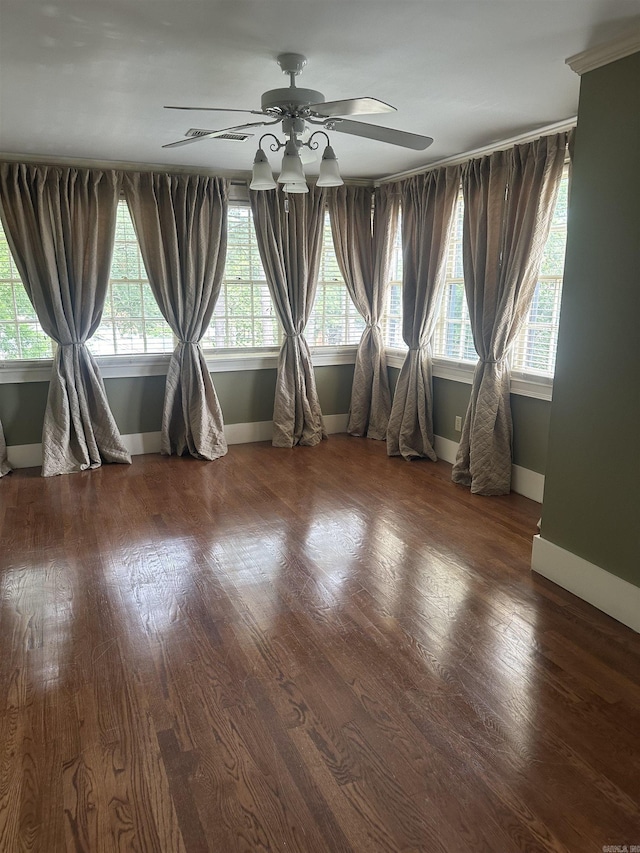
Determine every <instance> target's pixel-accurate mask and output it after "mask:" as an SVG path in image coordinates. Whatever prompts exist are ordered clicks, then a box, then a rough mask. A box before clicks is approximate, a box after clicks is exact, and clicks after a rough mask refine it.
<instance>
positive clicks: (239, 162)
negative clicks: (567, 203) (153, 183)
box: [0, 0, 640, 178]
mask: <svg viewBox="0 0 640 853" xmlns="http://www.w3.org/2000/svg"><path fill="white" fill-rule="evenodd" d="M638 14H640V0H501V1H499V0H473V2H462V0H443V2H433V1H432V0H414V2H405V0H395V2H377V0H224V2H217V0H59V2H47V3H43V2H39V0H0V152H3V153H4V154H18V155H35V156H41V157H43V158H49V159H52V158H56V157H58V158H63V157H64V158H74V159H91V160H113V161H126V162H136V163H138V162H139V163H148V164H160V163H162V164H167V165H169V166H176V165H182V166H189V167H200V168H206V169H214V170H219V171H220V172H221V173H238V172H244V171H246V170H247V169H250V167H251V162H252V159H253V154H254V151H255V148H256V147H257V146H256V143H257V140H258V138H259V136H255V137H253V139H250V140H247V141H246V142H243V143H238V142H229V141H221V140H203V141H201V142H197V143H194V144H193V145H187V146H184V147H181V148H177V149H169V150H167V149H165V150H163V149H162V148H161V146H162V144H163V143H167V142H172V141H174V140H177V139H180V138H181V137H182V136H183V135H184V133H185V131H186V130H187V129H188V128H190V127H200V128H208V129H218V128H222V127H227V126H230V125H234V124H238V123H239V122H241V121H244V120H246V121H251V120H253V119H252V117H251V116H247V117H246V119H245V118H244V117H243V116H242V115H240V116H238V115H236V114H234V113H229V114H227V113H212V112H209V113H207V112H194V113H184V112H176V111H171V110H164V109H163V105H164V104H185V105H197V106H226V107H240V108H244V109H259V106H260V95H261V93H262V92H263V91H264V90H265V89H273V88H279V87H284V86H287V85H288V81H287V78H285V77H283V76H282V74H281V72H280V69H279V68H278V66H277V64H276V62H275V57H276V55H277V54H278V53H281V52H283V51H293V52H298V53H304V54H305V55H306V56H307V57H308V65H307V67H306V68H305V70H304V73H303V75H302V77H301V78H299V85H301V86H304V87H306V88H311V89H318V90H320V91H321V92H323V93H324V95H325V97H326V99H327V100H336V99H339V98H350V97H360V96H373V97H377V98H380V99H381V100H383V101H387V102H389V103H391V104H394V105H395V106H396V107H397V108H398V112H397V113H391V114H388V115H384V116H379V117H370V118H369V117H358V120H362V121H370V122H372V123H379V124H386V125H388V126H390V127H396V128H399V129H401V130H408V131H413V132H415V133H421V134H426V135H429V136H433V137H434V139H435V142H434V144H433V145H432V146H431V148H429V149H428V150H427V151H426V152H416V151H410V150H407V149H403V148H398V147H396V146H392V145H385V144H383V143H381V142H375V141H372V140H366V139H362V140H361V139H358V138H355V137H353V136H347V135H346V134H339V133H334V134H332V142H333V146H334V149H335V151H336V154H337V156H338V159H339V162H340V168H341V171H342V174H343V175H344V176H348V177H354V178H358V177H360V178H362V177H372V178H374V177H382V176H384V175H388V174H391V173H395V172H400V171H404V170H407V169H412V168H416V167H419V166H421V165H426V164H428V163H429V162H433V161H435V160H439V159H442V158H443V157H448V156H452V155H455V154H458V153H462V152H465V151H469V150H472V149H474V148H477V147H480V146H484V145H487V144H490V143H491V142H495V141H499V140H501V139H505V138H507V137H510V136H514V135H516V134H519V133H523V132H525V131H528V130H534V129H536V128H538V127H542V126H544V125H547V124H551V123H553V122H557V121H561V120H563V119H566V118H569V117H571V116H573V115H575V113H576V110H577V102H578V89H579V78H578V77H577V76H576V75H575V74H574V73H573V72H572V71H571V70H570V69H569V68H568V66H566V65H565V59H566V58H567V57H568V56H570V55H572V54H575V53H578V52H580V51H582V50H585V49H587V48H589V47H592V46H594V45H596V44H599V43H601V42H603V41H606V40H608V39H610V38H614V37H617V36H619V35H622V34H624V33H625V32H626V31H627V29H628V28H629V27H630V26H631V25H632V24H633V23H634V21H637V16H638ZM254 118H258V117H254ZM259 132H260V129H259V128H258V133H259ZM275 159H276V158H274V164H275ZM313 171H314V169H313V168H311V169H309V172H310V173H312V172H313Z"/></svg>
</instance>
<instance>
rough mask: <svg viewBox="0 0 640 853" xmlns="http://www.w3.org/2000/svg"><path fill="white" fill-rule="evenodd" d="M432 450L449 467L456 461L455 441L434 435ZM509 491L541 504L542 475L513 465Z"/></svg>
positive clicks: (456, 448) (456, 443)
mask: <svg viewBox="0 0 640 853" xmlns="http://www.w3.org/2000/svg"><path fill="white" fill-rule="evenodd" d="M434 449H435V451H436V454H437V456H438V459H444V461H445V462H450V463H451V465H453V463H454V462H455V461H456V453H457V452H458V442H457V441H451V439H450V438H444V437H443V436H441V435H436V436H435V448H434ZM511 489H512V491H514V492H517V493H518V494H519V495H524V497H525V498H529V499H530V500H532V501H537V502H538V503H539V504H541V503H542V496H543V494H544V474H538V472H537V471H531V470H530V469H529V468H522V467H521V466H520V465H514V466H513V467H512V468H511Z"/></svg>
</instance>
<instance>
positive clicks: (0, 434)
mask: <svg viewBox="0 0 640 853" xmlns="http://www.w3.org/2000/svg"><path fill="white" fill-rule="evenodd" d="M9 471H11V466H10V465H9V460H8V459H7V444H6V442H5V440H4V431H3V429H2V423H0V477H4V475H5V474H8V473H9Z"/></svg>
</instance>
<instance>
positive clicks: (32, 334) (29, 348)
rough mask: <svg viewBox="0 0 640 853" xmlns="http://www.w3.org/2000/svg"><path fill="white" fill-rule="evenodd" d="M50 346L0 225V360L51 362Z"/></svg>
mask: <svg viewBox="0 0 640 853" xmlns="http://www.w3.org/2000/svg"><path fill="white" fill-rule="evenodd" d="M54 346H55V344H54V342H53V341H52V340H51V338H50V337H49V336H48V335H46V334H45V332H44V331H43V329H42V326H41V325H40V323H39V321H38V318H37V316H36V312H35V311H34V309H33V305H32V304H31V302H30V301H29V297H28V296H27V292H26V290H25V289H24V287H23V284H22V280H21V278H20V276H19V275H18V271H17V269H16V265H15V263H14V260H13V258H12V257H11V252H10V251H9V244H8V243H7V238H6V235H5V233H4V230H3V228H2V225H1V224H0V360H3V361H5V360H6V361H8V360H15V359H31V358H52V356H53V348H54Z"/></svg>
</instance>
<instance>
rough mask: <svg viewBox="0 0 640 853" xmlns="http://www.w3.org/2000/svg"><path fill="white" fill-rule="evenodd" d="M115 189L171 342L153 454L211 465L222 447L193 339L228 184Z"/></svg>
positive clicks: (209, 290)
mask: <svg viewBox="0 0 640 853" xmlns="http://www.w3.org/2000/svg"><path fill="white" fill-rule="evenodd" d="M123 185H124V193H125V198H126V200H127V204H128V206H129V210H130V211H131V218H132V220H133V224H134V228H135V230H136V235H137V237H138V242H139V244H140V251H141V253H142V258H143V260H144V265H145V268H146V271H147V276H148V278H149V284H150V286H151V290H152V291H153V295H154V296H155V298H156V301H157V303H158V306H159V307H160V310H161V312H162V316H163V317H164V318H165V320H166V321H167V323H168V324H169V326H170V327H171V330H172V331H173V333H174V335H175V336H176V337H177V338H178V341H179V343H178V345H177V346H176V348H175V350H174V351H173V353H172V355H171V360H170V362H169V367H168V370H167V380H166V386H165V395H164V406H163V411H162V432H161V452H162V453H164V454H165V455H167V456H170V455H171V454H172V453H176V454H178V455H179V456H181V455H183V454H184V453H189V454H190V455H191V456H194V457H196V458H197V459H208V460H212V459H218V458H219V457H220V456H224V454H225V453H226V452H227V442H226V440H225V436H224V424H223V419H222V410H221V408H220V403H219V401H218V397H217V395H216V392H215V388H214V387H213V382H212V380H211V374H210V373H209V370H208V369H207V364H206V361H205V358H204V355H203V352H202V347H201V345H200V341H201V340H202V338H203V336H204V334H205V332H206V330H207V327H208V326H209V323H210V321H211V317H212V315H213V311H214V308H215V304H216V301H217V299H218V296H219V294H220V289H221V287H222V278H223V275H224V265H225V256H226V247H227V197H228V181H226V180H225V179H223V178H209V177H203V176H201V175H169V174H157V173H151V172H132V173H126V172H125V174H124V176H123Z"/></svg>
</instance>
